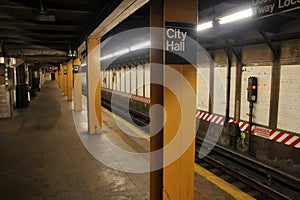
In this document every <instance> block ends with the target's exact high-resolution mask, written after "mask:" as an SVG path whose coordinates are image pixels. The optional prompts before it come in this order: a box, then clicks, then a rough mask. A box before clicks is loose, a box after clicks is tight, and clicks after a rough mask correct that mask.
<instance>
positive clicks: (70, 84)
mask: <svg viewBox="0 0 300 200" xmlns="http://www.w3.org/2000/svg"><path fill="white" fill-rule="evenodd" d="M67 79H68V80H67V95H68V101H72V89H73V60H70V61H69V62H68V64H67Z"/></svg>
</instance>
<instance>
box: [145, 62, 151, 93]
mask: <svg viewBox="0 0 300 200" xmlns="http://www.w3.org/2000/svg"><path fill="white" fill-rule="evenodd" d="M145 97H146V98H150V64H146V65H145Z"/></svg>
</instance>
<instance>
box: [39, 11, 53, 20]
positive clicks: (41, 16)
mask: <svg viewBox="0 0 300 200" xmlns="http://www.w3.org/2000/svg"><path fill="white" fill-rule="evenodd" d="M36 20H37V21H42V22H55V21H56V19H55V15H53V14H48V13H46V12H39V13H38V14H37V15H36Z"/></svg>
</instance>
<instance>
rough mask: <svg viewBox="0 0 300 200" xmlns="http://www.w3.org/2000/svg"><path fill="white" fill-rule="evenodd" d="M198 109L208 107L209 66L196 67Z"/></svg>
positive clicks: (204, 109)
mask: <svg viewBox="0 0 300 200" xmlns="http://www.w3.org/2000/svg"><path fill="white" fill-rule="evenodd" d="M196 106H197V109H198V110H203V111H207V112H208V109H209V68H202V67H200V68H198V69H197V102H196Z"/></svg>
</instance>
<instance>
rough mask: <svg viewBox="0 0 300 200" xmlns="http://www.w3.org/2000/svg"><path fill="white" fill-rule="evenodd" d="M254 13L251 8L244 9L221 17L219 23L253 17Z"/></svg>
mask: <svg viewBox="0 0 300 200" xmlns="http://www.w3.org/2000/svg"><path fill="white" fill-rule="evenodd" d="M252 14H253V12H252V9H251V8H249V9H247V10H243V11H240V12H237V13H234V14H231V15H227V16H225V17H221V18H220V21H219V24H226V23H229V22H233V21H237V20H240V19H245V18H247V17H251V16H252Z"/></svg>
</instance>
